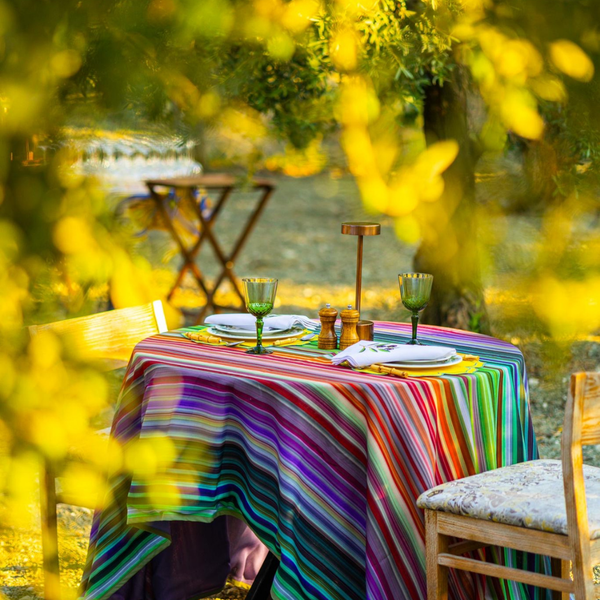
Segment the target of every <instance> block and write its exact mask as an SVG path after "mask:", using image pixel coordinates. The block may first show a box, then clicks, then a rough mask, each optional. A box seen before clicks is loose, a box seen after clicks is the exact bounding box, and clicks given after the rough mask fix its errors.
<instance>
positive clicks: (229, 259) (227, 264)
mask: <svg viewBox="0 0 600 600" xmlns="http://www.w3.org/2000/svg"><path fill="white" fill-rule="evenodd" d="M263 189H264V191H263V195H262V196H261V198H260V200H259V202H258V204H257V206H256V208H255V209H254V212H253V213H252V214H251V215H250V218H249V219H248V221H247V223H246V225H245V227H244V229H243V231H242V233H241V234H240V236H239V238H238V239H237V241H236V242H235V245H234V247H233V250H232V251H231V253H230V254H229V256H222V253H220V254H219V260H220V262H221V264H222V265H223V268H222V270H221V273H220V274H219V276H218V277H217V279H216V280H215V283H214V285H213V288H212V290H211V292H210V293H209V296H208V298H207V302H206V305H205V306H204V308H203V309H202V310H201V311H200V313H199V314H198V317H197V319H196V324H198V323H200V322H201V321H202V319H203V318H204V316H205V315H206V313H207V312H208V310H209V305H210V306H215V304H214V302H213V298H214V295H215V294H216V292H217V290H218V289H219V287H220V286H221V283H223V280H224V279H225V278H227V279H229V281H231V284H232V285H233V288H234V290H235V291H236V293H237V294H238V296H239V297H240V299H241V302H242V305H243V304H244V297H243V295H242V294H241V291H240V290H239V288H238V284H237V281H236V278H235V274H234V272H233V265H234V262H235V260H236V258H237V256H238V254H239V253H240V251H241V250H242V248H243V246H244V244H245V243H246V240H247V239H248V236H249V235H250V233H251V232H252V230H253V229H254V227H255V226H256V223H257V221H258V219H259V217H260V215H261V213H262V211H263V210H264V208H265V206H266V204H267V202H268V200H269V198H270V197H271V194H272V193H273V191H274V188H272V187H264V188H263ZM200 219H201V220H203V217H202V216H201V215H200ZM203 225H204V223H203ZM207 235H208V237H209V240H210V239H211V238H210V235H211V234H210V233H208V234H207ZM213 241H214V239H213V240H212V241H211V244H212V245H213V247H215V245H214V243H213ZM215 250H217V249H216V248H215Z"/></svg>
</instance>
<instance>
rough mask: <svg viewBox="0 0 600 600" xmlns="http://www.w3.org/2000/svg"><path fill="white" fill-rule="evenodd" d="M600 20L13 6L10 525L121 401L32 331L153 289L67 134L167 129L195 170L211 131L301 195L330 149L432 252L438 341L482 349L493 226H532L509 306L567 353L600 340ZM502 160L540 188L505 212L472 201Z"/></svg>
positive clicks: (481, 11) (2, 335)
mask: <svg viewBox="0 0 600 600" xmlns="http://www.w3.org/2000/svg"><path fill="white" fill-rule="evenodd" d="M599 13H600V6H598V4H597V3H596V2H593V1H590V0H555V1H554V2H552V3H551V4H549V3H548V2H546V1H542V0H526V1H523V2H520V3H518V5H515V4H514V3H511V2H507V1H505V0H462V1H459V0H427V1H417V0H412V1H411V0H395V1H392V0H367V1H366V2H362V3H361V2H356V1H354V2H353V1H350V0H335V1H334V0H328V1H318V0H290V1H284V0H255V1H245V0H94V1H91V0H83V1H81V0H53V1H41V2H40V1H39V0H0V278H1V280H2V290H3V291H2V294H0V314H2V317H3V318H2V319H0V433H1V436H0V437H1V439H2V443H3V445H4V449H3V451H2V452H1V453H0V454H1V456H2V461H3V463H2V469H1V476H2V488H3V489H4V490H5V492H6V494H7V498H8V499H12V501H13V504H12V506H13V507H19V506H23V505H24V501H23V498H24V497H25V495H26V494H27V493H29V491H30V490H31V486H32V485H33V484H32V483H31V482H32V481H34V479H35V477H34V473H35V469H36V464H37V463H36V461H37V457H38V456H39V455H45V456H48V457H50V458H52V459H53V460H59V459H60V458H61V456H63V455H64V453H65V452H66V449H67V448H68V447H69V446H70V445H72V444H73V443H75V442H76V441H77V440H78V439H81V438H82V437H85V435H86V433H87V431H88V427H89V424H90V423H91V421H92V419H93V416H94V415H95V414H96V413H97V412H98V411H99V410H101V409H102V408H103V407H104V406H105V405H106V403H107V398H108V395H107V388H106V384H105V382H104V380H103V379H102V378H101V377H100V376H98V375H97V374H96V373H95V371H94V370H93V369H90V367H89V366H86V365H82V364H80V363H79V362H78V361H77V360H76V358H72V357H70V356H69V354H68V352H67V350H68V349H65V348H62V346H61V342H60V340H57V339H54V338H52V337H51V336H46V337H44V338H42V340H41V341H38V342H36V343H30V342H29V340H28V337H27V335H26V334H25V332H24V330H23V326H24V325H27V324H29V323H33V322H43V321H49V320H55V319H57V318H60V317H64V316H68V315H71V314H81V313H85V312H90V311H92V310H93V308H94V307H95V306H97V305H98V303H99V302H100V301H104V300H105V299H106V298H107V296H108V287H107V285H106V284H107V282H109V281H111V280H112V281H113V287H112V291H113V293H116V294H120V297H126V296H127V294H125V293H123V292H122V290H120V289H118V286H119V285H124V284H123V283H122V282H123V281H126V280H129V281H132V280H133V281H135V280H136V277H141V276H142V275H141V274H140V271H139V269H138V270H136V263H135V261H134V260H133V259H132V257H131V256H130V255H129V254H128V252H127V248H128V241H127V239H125V238H124V237H123V236H121V235H120V234H119V233H118V230H117V229H116V228H115V227H114V223H113V216H112V214H111V211H109V209H108V204H107V202H106V201H105V195H104V192H103V191H102V189H101V188H100V187H99V186H98V185H97V182H95V181H93V180H90V179H87V178H84V177H82V176H81V175H77V174H76V173H75V172H74V171H73V170H72V169H70V168H69V167H70V165H71V164H72V162H73V160H74V157H73V155H72V153H71V152H70V150H69V146H68V144H66V143H65V141H67V140H65V136H68V130H67V129H65V128H66V127H67V126H68V125H71V124H73V123H74V122H85V123H92V124H94V123H103V122H105V121H106V120H113V121H115V122H120V123H138V122H147V121H148V120H150V121H157V122H160V123H161V124H163V125H164V126H165V127H168V128H171V129H173V130H176V131H178V132H181V133H182V134H183V135H185V136H187V137H188V138H189V139H193V140H197V141H198V146H199V153H200V155H202V154H204V153H205V150H206V145H205V144H203V140H204V139H205V137H206V135H207V133H210V132H211V131H227V132H228V135H229V136H230V138H231V139H232V140H233V145H234V146H235V152H234V153H235V154H236V158H237V159H238V160H243V161H244V164H245V165H246V168H247V169H248V171H249V172H250V173H252V172H254V171H255V170H257V169H260V168H262V167H264V165H265V164H267V163H268V161H269V159H270V158H271V157H269V156H268V153H267V151H266V150H265V147H266V146H265V143H264V140H267V139H276V140H279V141H280V142H281V143H283V144H285V146H286V152H287V153H288V155H289V157H290V164H293V165H295V170H293V169H292V167H290V170H289V171H288V172H290V173H293V174H298V175H301V174H306V173H307V172H310V169H311V167H310V166H309V167H307V168H305V167H302V166H299V165H302V164H303V157H307V156H312V157H314V156H322V155H325V154H326V153H327V151H328V149H330V148H331V145H328V140H331V139H335V140H339V143H340V145H341V147H342V148H343V151H344V153H345V157H346V165H347V168H348V170H349V171H350V172H351V174H352V175H353V176H354V178H355V179H356V182H357V184H358V187H359V189H360V193H361V196H362V200H363V203H364V206H365V209H366V210H367V211H369V212H371V213H373V214H374V215H376V214H379V215H381V214H385V215H388V216H389V217H391V218H393V219H394V223H395V228H396V231H397V234H398V236H399V237H400V238H401V239H402V240H404V241H405V242H406V243H412V244H414V243H419V244H420V247H419V251H418V252H417V254H416V261H415V267H416V268H418V269H422V270H426V271H428V272H432V273H433V274H434V275H435V277H436V285H435V298H434V302H433V303H432V307H431V308H430V311H429V319H430V321H432V322H436V323H443V324H451V325H454V326H457V327H464V328H470V329H474V330H487V329H488V321H487V317H486V309H485V303H484V300H483V293H482V285H481V269H482V268H485V267H486V265H488V264H489V256H488V254H489V252H490V251H491V250H493V247H494V244H495V243H496V241H497V235H498V231H495V230H492V229H491V225H490V223H491V222H492V221H491V219H490V217H491V216H494V217H497V218H496V219H495V220H494V221H493V222H494V223H495V224H497V223H498V222H499V220H501V217H502V215H504V214H505V213H506V212H510V211H515V210H520V211H525V210H526V211H530V212H533V213H535V214H536V215H538V217H539V220H540V227H539V230H540V232H541V237H540V238H539V242H538V243H537V244H536V247H535V251H534V253H533V259H532V263H534V264H532V265H528V266H527V268H526V269H524V270H523V272H522V275H521V276H519V277H513V278H512V279H511V281H509V282H505V283H506V290H505V291H506V292H507V293H509V294H528V293H531V291H532V290H533V291H534V293H535V294H536V297H537V298H538V300H537V301H536V302H535V306H534V311H533V312H529V313H527V316H528V318H529V319H530V323H529V326H530V327H531V328H533V327H538V328H542V330H543V331H544V332H545V333H546V334H550V335H552V336H554V338H555V339H559V340H560V339H571V338H572V336H575V335H588V334H590V333H593V332H596V331H597V330H598V327H599V326H600V307H599V306H598V302H597V298H598V297H599V295H600V265H599V261H598V256H599V253H598V249H599V248H598V244H597V242H592V243H590V244H588V245H587V246H586V247H583V246H582V245H578V244H577V239H578V235H579V230H578V228H577V226H576V224H577V223H578V222H580V221H581V220H582V219H583V220H585V219H588V220H591V219H593V218H597V211H598V200H597V190H598V181H597V173H598V152H599V151H600V149H599V148H600V146H599V131H600V127H599V123H598V117H597V112H598V111H597V110H596V105H597V99H598V83H597V79H596V78H594V73H595V63H597V61H598V57H599V52H600V33H599V32H598V30H597V27H596V24H597V23H598V22H599V19H598V17H599V16H600V14H599ZM407 132H411V135H412V134H413V133H414V132H418V133H419V135H418V136H416V137H417V143H414V141H413V142H411V143H408V142H407ZM414 137H415V136H412V138H414ZM412 138H411V139H412ZM42 146H43V147H44V148H46V149H47V150H46V151H45V157H44V156H43V155H42V151H41V150H40V148H41V147H42ZM499 155H511V156H513V157H515V156H516V157H517V160H518V161H521V162H522V164H523V165H524V171H525V173H526V175H527V186H526V189H525V190H524V191H523V194H522V195H521V197H520V198H519V199H517V200H516V201H515V200H513V201H512V202H513V204H508V199H505V198H498V199H497V200H494V201H491V200H488V201H486V202H481V201H480V199H478V198H477V194H476V189H475V174H476V170H477V169H478V168H479V166H480V165H481V164H482V162H485V160H489V158H490V157H494V156H499ZM313 162H314V161H313ZM324 162H325V160H318V161H316V163H317V164H318V165H319V166H322V165H323V164H324ZM309 163H310V161H307V164H309ZM123 273H126V274H127V276H123ZM117 275H119V277H117ZM119 282H121V283H119ZM138 287H139V286H138ZM65 390H69V391H68V393H67V392H66V391H65ZM81 407H83V408H81ZM9 456H10V457H11V458H10V459H8V458H7V457H9Z"/></svg>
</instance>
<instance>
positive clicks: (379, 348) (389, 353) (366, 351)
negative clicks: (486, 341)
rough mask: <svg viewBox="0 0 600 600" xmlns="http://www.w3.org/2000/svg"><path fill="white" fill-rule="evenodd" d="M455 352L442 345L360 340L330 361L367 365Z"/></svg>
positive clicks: (442, 356)
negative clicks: (412, 344) (410, 344)
mask: <svg viewBox="0 0 600 600" xmlns="http://www.w3.org/2000/svg"><path fill="white" fill-rule="evenodd" d="M455 354H456V350H455V349H454V348H444V347H442V346H409V345H407V344H383V343H381V342H367V341H365V340H361V341H360V342H356V344H353V345H352V346H349V347H348V348H346V349H345V350H343V351H342V352H339V353H338V354H336V355H335V356H334V357H333V358H332V359H331V362H332V363H333V364H334V365H339V364H341V363H343V362H344V361H345V360H347V361H348V362H349V363H350V364H351V365H352V366H353V367H358V368H361V367H369V366H370V365H374V364H375V363H387V362H409V361H423V360H446V359H448V358H450V357H451V356H454V355H455Z"/></svg>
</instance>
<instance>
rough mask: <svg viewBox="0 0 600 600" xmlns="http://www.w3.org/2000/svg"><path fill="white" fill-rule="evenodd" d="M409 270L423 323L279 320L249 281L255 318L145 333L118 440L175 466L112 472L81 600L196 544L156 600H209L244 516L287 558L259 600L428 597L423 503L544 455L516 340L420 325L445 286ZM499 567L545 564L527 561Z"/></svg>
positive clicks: (353, 315)
mask: <svg viewBox="0 0 600 600" xmlns="http://www.w3.org/2000/svg"><path fill="white" fill-rule="evenodd" d="M359 247H360V245H359ZM359 264H360V261H359ZM398 281H399V287H400V299H401V301H402V302H403V303H404V305H405V306H406V307H407V308H408V309H409V310H410V311H411V323H392V322H371V321H362V323H363V326H362V327H361V326H360V325H359V324H360V323H361V314H360V311H358V310H357V309H356V304H355V305H354V306H349V307H347V308H344V309H342V310H341V311H338V310H337V309H336V308H335V307H331V306H329V305H327V306H325V307H322V308H321V309H320V310H319V312H318V318H317V317H316V316H315V317H314V318H311V317H310V316H308V315H278V314H272V310H273V307H274V305H275V303H276V292H277V285H278V281H277V279H274V278H266V277H260V278H245V279H243V280H242V283H243V285H244V292H245V302H246V308H247V310H248V312H247V313H233V314H219V313H217V314H214V315H211V316H209V317H207V318H206V319H205V320H204V323H202V324H201V325H194V326H191V327H184V328H182V329H179V330H175V331H169V332H167V333H163V334H160V335H156V336H152V337H150V338H147V339H146V340H143V341H142V342H140V344H138V346H137V347H136V349H135V350H134V353H133V356H132V358H131V361H130V363H129V367H128V370H127V374H126V376H125V381H124V383H123V388H122V391H121V397H120V402H119V406H118V410H117V413H116V415H115V419H114V422H113V429H112V434H111V437H112V438H113V439H114V440H115V441H116V442H118V443H119V444H121V446H122V447H123V448H124V449H127V448H128V447H129V446H131V445H135V444H136V443H137V442H138V441H139V440H143V441H151V440H153V439H154V438H157V437H158V438H168V439H169V440H171V442H172V444H173V448H174V453H173V456H174V458H173V460H172V462H171V463H169V464H166V465H165V466H164V468H163V470H162V471H160V472H157V473H154V474H151V475H148V474H147V473H144V472H136V471H135V469H134V470H133V471H132V472H131V471H130V472H127V471H124V470H121V471H117V472H115V473H112V474H111V475H110V477H109V484H108V490H109V491H108V492H107V497H106V498H105V499H104V502H103V503H102V505H101V506H102V508H99V509H98V510H97V511H96V513H95V515H94V523H93V527H92V533H91V538H90V550H89V553H88V561H87V564H86V568H85V572H84V577H83V582H82V586H81V590H80V598H82V599H86V600H104V599H105V598H113V599H115V600H116V599H117V598H118V599H119V600H121V599H122V600H137V598H134V597H133V596H132V594H130V593H129V592H127V590H129V589H133V588H135V589H138V588H139V586H140V585H142V583H140V582H143V581H148V578H149V577H151V576H152V577H154V576H156V573H162V572H163V571H164V569H165V567H164V566H162V563H160V562H157V561H160V560H162V559H161V557H164V556H179V555H182V553H183V554H186V553H189V552H192V554H195V555H197V559H198V560H196V561H195V562H194V567H193V568H191V567H190V566H189V565H190V560H187V559H186V560H185V561H180V562H177V561H174V562H172V563H169V564H170V566H169V581H172V582H180V581H185V582H186V586H187V587H185V590H184V591H182V590H181V589H177V590H175V591H172V592H171V591H169V592H165V593H164V594H163V595H162V597H164V598H167V599H170V598H171V597H173V598H175V597H177V598H184V600H188V599H189V600H191V598H198V597H203V596H206V595H209V593H214V590H217V589H219V585H220V586H221V587H222V585H223V584H224V581H225V577H226V574H227V565H231V562H230V561H231V560H233V558H232V556H233V554H232V553H233V552H234V546H233V545H232V544H231V540H230V539H229V538H228V532H227V526H225V525H218V526H217V525H216V524H217V523H222V521H220V519H227V523H229V521H230V520H231V519H234V520H235V521H236V522H237V520H239V521H240V522H243V524H244V525H243V526H244V527H247V528H248V530H251V532H252V534H253V535H254V536H255V539H256V544H264V547H266V548H267V549H268V551H269V556H273V557H275V559H276V561H278V563H277V564H276V570H275V571H274V577H273V578H272V586H271V581H269V588H270V589H269V590H268V591H267V595H264V596H253V597H256V598H263V597H264V598H267V597H268V594H270V596H271V597H272V598H273V600H390V599H392V598H393V599H394V600H415V599H421V600H425V598H426V580H425V541H424V521H423V511H422V510H421V509H419V508H418V507H417V504H416V501H417V498H418V497H419V495H420V494H421V493H423V492H424V491H425V490H428V489H430V488H432V487H434V486H436V485H439V484H441V483H444V482H447V481H453V480H455V479H459V478H461V477H465V476H468V475H473V474H476V473H480V472H483V471H487V470H490V469H495V468H498V467H500V466H505V465H510V464H514V463H518V462H522V461H525V460H530V459H533V458H535V457H537V446H536V440H535V435H534V431H533V424H532V421H531V415H530V411H529V400H528V388H527V374H526V369H525V362H524V359H523V355H522V354H521V352H520V351H519V350H518V348H516V347H515V346H513V345H511V344H509V343H507V342H504V341H502V340H498V339H495V338H492V337H489V336H484V335H480V334H476V333H472V332H467V331H460V330H454V329H449V328H443V327H434V326H428V325H419V324H418V319H419V314H420V312H421V311H422V310H423V309H424V308H425V307H426V305H427V302H428V300H429V294H430V292H431V286H432V283H433V278H432V277H431V275H428V274H416V273H403V274H401V275H399V280H398ZM358 296H360V289H359V288H358V286H357V299H358ZM355 300H356V299H355ZM157 486H158V489H159V490H161V493H158V494H157V492H156V490H157ZM205 527H206V528H208V527H212V529H211V530H208V529H206V530H204V529H203V528H205ZM215 527H216V529H215ZM190 536H191V537H193V539H194V543H193V544H192V545H191V546H190V542H189V539H190ZM197 536H200V538H198V537H197ZM199 540H200V541H199ZM201 540H204V542H202V541H201ZM259 540H260V542H259ZM202 543H204V544H205V546H202V547H200V546H201V545H202ZM194 544H195V545H194ZM190 548H191V549H190ZM165 553H167V554H165ZM168 553H170V554H168ZM207 553H208V554H209V555H210V556H211V560H210V561H206V560H204V559H203V558H202V557H203V556H206V554H207ZM524 557H525V558H524ZM502 558H503V560H504V561H505V564H508V565H510V564H514V563H515V562H518V561H521V562H522V561H523V560H525V561H527V562H528V564H529V565H530V567H531V568H532V569H538V570H539V569H543V565H542V564H541V563H540V562H539V560H538V559H536V558H534V557H531V555H522V554H520V553H517V552H508V553H506V554H505V555H504V556H503V557H502ZM203 560H204V562H203ZM215 561H217V562H218V564H219V565H220V567H219V568H218V569H216V568H214V564H215ZM210 565H213V566H212V567H211V566H210ZM161 581H165V580H164V578H163V579H161ZM172 585H173V586H176V585H179V584H176V583H173V584H172ZM128 586H129V587H128ZM123 590H125V591H123ZM450 590H451V596H450V597H451V598H455V599H457V600H477V599H480V600H484V598H485V599H486V600H487V599H488V598H492V599H500V598H511V599H514V600H521V599H523V600H525V599H527V600H534V599H535V600H537V599H538V598H540V599H541V598H545V596H544V595H543V594H544V592H541V591H540V592H538V591H536V590H534V589H529V588H527V586H524V585H521V584H518V583H508V582H505V581H502V580H493V579H485V578H483V577H481V576H476V575H470V574H469V575H467V574H464V573H460V574H455V573H453V574H452V575H451V578H450Z"/></svg>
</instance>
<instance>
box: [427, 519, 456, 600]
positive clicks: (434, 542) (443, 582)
mask: <svg viewBox="0 0 600 600" xmlns="http://www.w3.org/2000/svg"><path fill="white" fill-rule="evenodd" d="M425 543H426V550H425V552H426V563H427V600H448V567H442V566H441V565H439V564H438V554H440V553H442V552H448V546H449V545H450V540H449V538H448V536H446V535H441V534H439V533H438V529H437V512H436V511H435V510H426V511H425Z"/></svg>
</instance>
